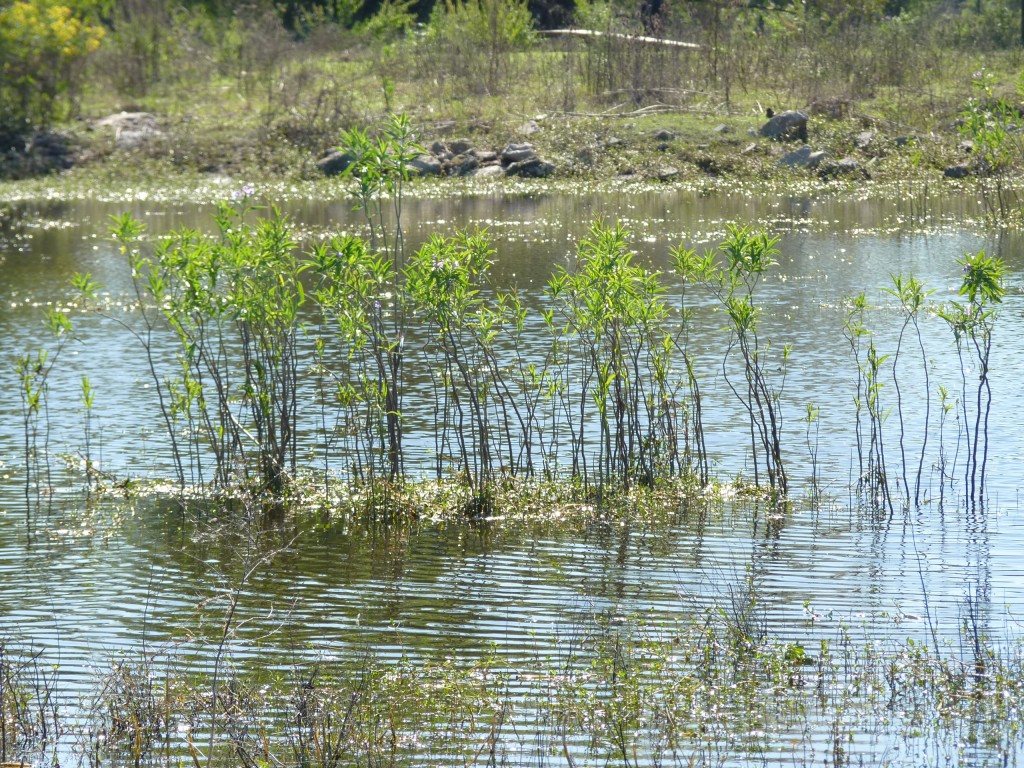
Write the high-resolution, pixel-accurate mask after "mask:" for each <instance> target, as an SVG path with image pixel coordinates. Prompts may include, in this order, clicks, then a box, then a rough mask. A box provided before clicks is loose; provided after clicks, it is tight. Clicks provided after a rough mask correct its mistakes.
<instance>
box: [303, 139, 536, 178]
mask: <svg viewBox="0 0 1024 768" xmlns="http://www.w3.org/2000/svg"><path fill="white" fill-rule="evenodd" d="M352 159H353V158H352V157H351V156H350V155H347V154H346V153H344V152H341V151H338V150H336V151H334V152H331V153H330V154H329V155H326V156H325V157H322V158H321V159H320V160H318V161H317V167H319V169H320V171H321V172H322V173H323V174H325V175H327V176H337V175H339V174H341V173H344V172H345V170H347V169H348V166H349V165H351V163H352ZM406 170H408V172H409V174H410V175H413V176H474V177H478V178H494V177H499V176H523V177H529V178H544V177H546V176H550V175H551V174H552V173H554V172H555V165H554V163H551V162H548V161H547V160H544V159H543V158H541V157H540V156H539V155H538V154H537V150H536V149H535V148H534V146H533V145H532V144H528V143H512V144H508V145H506V146H505V147H504V148H503V149H501V150H497V151H495V150H489V149H479V148H477V147H474V146H473V144H472V143H471V142H469V141H468V140H466V139H451V140H449V141H435V142H434V143H433V144H431V145H430V147H429V148H428V151H427V152H426V153H425V154H422V155H420V156H418V157H416V158H414V159H413V160H411V161H410V162H409V163H408V164H407V166H406Z"/></svg>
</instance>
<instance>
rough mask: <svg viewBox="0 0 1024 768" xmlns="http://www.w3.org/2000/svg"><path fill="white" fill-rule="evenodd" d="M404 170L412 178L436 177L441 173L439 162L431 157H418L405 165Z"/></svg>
mask: <svg viewBox="0 0 1024 768" xmlns="http://www.w3.org/2000/svg"><path fill="white" fill-rule="evenodd" d="M405 169H406V170H407V171H408V172H409V174H410V175H412V176H438V175H439V174H440V173H441V161H440V160H438V159H437V158H436V157H434V156H433V155H420V156H419V157H414V158H413V159H412V160H410V161H409V162H408V163H406V166H405Z"/></svg>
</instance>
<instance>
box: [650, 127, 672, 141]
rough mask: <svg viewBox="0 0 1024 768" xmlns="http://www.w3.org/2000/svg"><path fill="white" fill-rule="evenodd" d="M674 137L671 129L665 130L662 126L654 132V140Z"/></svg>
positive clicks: (665, 139) (666, 139)
mask: <svg viewBox="0 0 1024 768" xmlns="http://www.w3.org/2000/svg"><path fill="white" fill-rule="evenodd" d="M675 137H676V135H675V134H674V133H672V131H667V130H665V129H664V128H662V129H661V130H660V131H655V132H654V140H655V141H672V139H674V138H675Z"/></svg>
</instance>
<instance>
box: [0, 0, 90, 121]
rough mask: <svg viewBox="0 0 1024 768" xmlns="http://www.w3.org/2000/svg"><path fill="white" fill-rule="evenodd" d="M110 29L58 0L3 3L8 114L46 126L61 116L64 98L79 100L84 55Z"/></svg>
mask: <svg viewBox="0 0 1024 768" xmlns="http://www.w3.org/2000/svg"><path fill="white" fill-rule="evenodd" d="M104 33H105V30H104V28H103V27H102V26H100V25H99V24H95V23H92V22H90V21H88V20H87V19H86V18H85V17H84V16H83V14H82V13H81V12H80V11H78V10H77V9H76V8H73V7H72V6H70V5H67V4H64V3H61V2H58V1H57V0H16V1H15V2H11V3H0V107H2V109H3V111H4V112H5V113H6V114H7V115H8V118H7V119H8V120H10V121H12V122H13V123H19V122H20V123H21V124H22V126H21V127H27V126H30V125H38V126H44V127H45V126H46V125H48V124H49V123H51V122H52V121H53V120H54V119H55V118H57V117H59V116H60V111H61V106H62V100H63V105H64V106H66V107H70V106H71V105H73V103H74V98H75V95H76V85H77V83H78V81H79V80H80V75H81V71H82V67H81V63H82V59H83V57H85V56H87V55H88V54H90V53H92V52H93V51H95V50H96V49H97V48H99V46H100V43H101V42H102V40H103V36H104ZM8 127H16V126H13V125H11V124H10V123H9V125H8Z"/></svg>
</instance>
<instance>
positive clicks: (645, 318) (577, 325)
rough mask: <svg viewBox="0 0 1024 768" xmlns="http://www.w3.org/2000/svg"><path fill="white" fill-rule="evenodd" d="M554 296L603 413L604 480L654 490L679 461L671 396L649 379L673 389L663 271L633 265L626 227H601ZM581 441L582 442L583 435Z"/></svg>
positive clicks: (552, 288)
mask: <svg viewBox="0 0 1024 768" xmlns="http://www.w3.org/2000/svg"><path fill="white" fill-rule="evenodd" d="M547 293H548V296H549V297H550V298H551V300H552V301H553V302H554V304H555V307H556V310H557V312H558V313H559V315H560V316H561V317H562V318H564V328H563V329H561V331H560V332H561V333H562V334H563V335H564V337H565V342H566V344H567V345H569V347H570V348H575V349H576V350H577V355H573V354H569V358H570V359H572V358H573V357H574V356H575V357H578V359H579V361H580V368H581V369H580V373H579V378H580V381H581V382H582V387H583V393H582V395H581V396H582V397H584V398H590V399H591V400H592V402H593V403H594V406H595V407H596V409H597V413H598V417H599V422H600V434H599V452H598V464H599V466H598V473H599V476H600V478H601V480H602V482H608V481H611V480H614V481H616V482H619V483H622V484H623V485H625V486H626V487H628V486H629V485H630V484H632V483H635V482H640V483H642V484H646V485H652V484H653V483H654V480H655V478H656V477H657V476H658V475H659V474H660V470H661V469H663V468H664V467H666V466H669V465H672V464H673V463H674V462H675V461H676V458H677V457H676V456H675V455H674V451H675V445H674V441H671V440H668V439H667V438H668V437H670V436H671V428H669V429H667V430H666V427H667V426H668V424H667V422H665V421H664V420H663V419H662V418H661V417H662V416H664V415H665V414H663V413H660V411H661V410H662V409H663V406H665V405H666V403H667V402H668V401H669V400H671V396H670V395H669V394H668V393H667V392H665V391H657V392H656V391H651V390H650V389H649V385H650V381H649V379H653V380H654V382H658V381H659V380H660V381H661V382H662V386H663V387H664V386H665V385H666V384H667V379H666V376H665V373H666V371H667V368H668V353H669V352H670V351H671V349H672V347H673V344H672V340H671V337H670V336H669V334H668V331H667V329H666V327H665V326H664V323H665V320H666V318H667V315H668V309H667V306H666V304H665V302H664V300H663V293H664V289H663V287H662V285H661V283H660V282H659V280H658V276H657V273H654V272H650V271H648V270H646V269H644V268H642V267H638V266H636V265H634V264H633V253H632V251H631V249H630V246H629V232H627V231H626V230H625V229H624V228H623V227H622V225H621V224H618V223H616V224H615V225H614V226H608V225H605V224H603V223H600V222H599V223H597V224H595V225H594V226H593V227H592V228H591V230H590V232H589V233H588V236H587V238H586V239H585V240H584V241H583V242H582V243H580V246H579V248H578V250H577V263H576V268H575V269H574V270H572V271H570V270H567V269H565V268H560V269H559V270H558V272H556V274H555V275H554V276H553V277H552V278H551V280H550V281H549V283H548V288H547ZM550 317H551V318H552V320H553V316H550ZM549 323H551V320H549ZM659 371H660V375H659V373H658V372H659ZM652 372H653V376H652ZM666 432H668V434H667V433H666ZM574 441H575V442H576V443H577V445H582V443H583V435H582V432H580V433H578V434H577V435H576V436H575V437H574Z"/></svg>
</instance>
